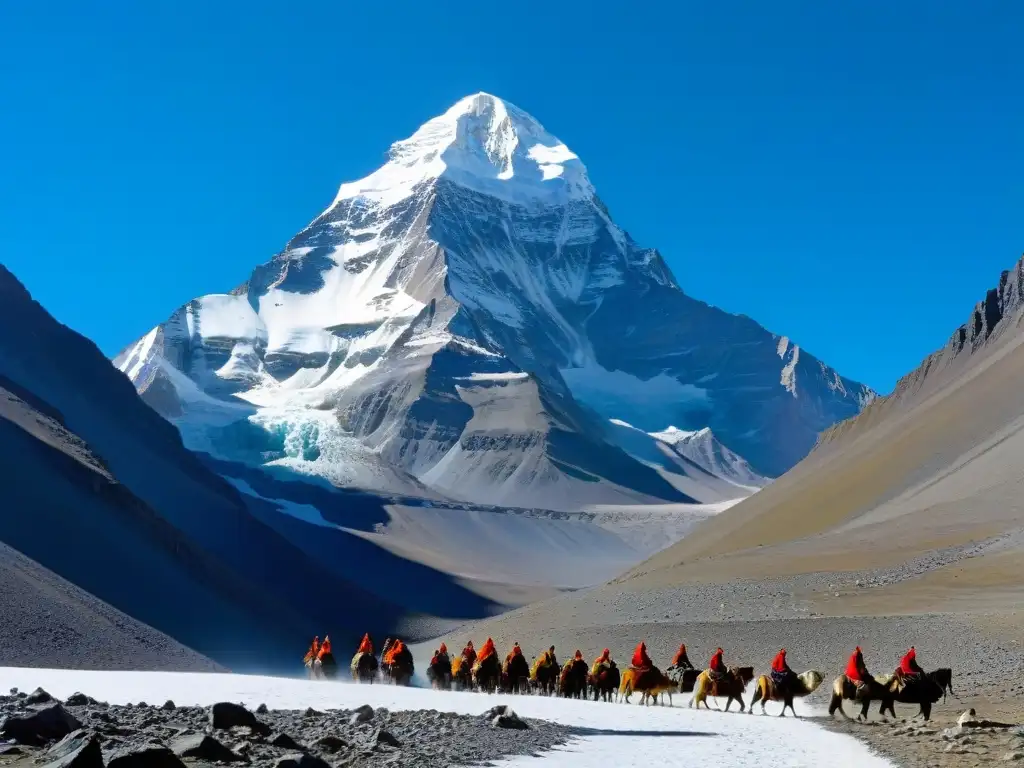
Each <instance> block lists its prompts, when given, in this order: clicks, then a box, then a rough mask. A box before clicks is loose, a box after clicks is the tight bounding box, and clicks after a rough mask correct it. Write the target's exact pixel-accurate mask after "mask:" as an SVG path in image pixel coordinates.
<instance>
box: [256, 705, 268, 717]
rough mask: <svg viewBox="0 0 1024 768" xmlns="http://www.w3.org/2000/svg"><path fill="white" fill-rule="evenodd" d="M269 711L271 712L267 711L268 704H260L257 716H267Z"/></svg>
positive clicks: (257, 708)
mask: <svg viewBox="0 0 1024 768" xmlns="http://www.w3.org/2000/svg"><path fill="white" fill-rule="evenodd" d="M269 711H270V710H269V709H267V705H266V704H260V705H259V706H258V707H256V714H257V715H265V714H267V712H269Z"/></svg>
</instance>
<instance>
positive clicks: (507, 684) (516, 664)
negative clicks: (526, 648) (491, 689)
mask: <svg viewBox="0 0 1024 768" xmlns="http://www.w3.org/2000/svg"><path fill="white" fill-rule="evenodd" d="M501 690H502V692H503V693H529V692H530V665H529V663H528V662H527V661H526V657H525V656H523V655H522V654H519V655H516V656H510V657H509V658H507V659H506V660H505V663H504V664H503V665H502V669H501Z"/></svg>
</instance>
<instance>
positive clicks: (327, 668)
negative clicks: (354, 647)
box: [316, 651, 338, 680]
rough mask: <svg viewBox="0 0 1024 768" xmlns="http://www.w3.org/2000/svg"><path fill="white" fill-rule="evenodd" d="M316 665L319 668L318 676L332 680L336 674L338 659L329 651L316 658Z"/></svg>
mask: <svg viewBox="0 0 1024 768" xmlns="http://www.w3.org/2000/svg"><path fill="white" fill-rule="evenodd" d="M316 667H318V668H319V670H320V677H323V678H326V679H327V680H334V679H335V678H336V677H337V676H338V661H337V659H335V658H334V654H333V653H331V652H330V651H328V652H327V653H325V654H324V655H323V656H321V657H320V658H319V659H317V660H316Z"/></svg>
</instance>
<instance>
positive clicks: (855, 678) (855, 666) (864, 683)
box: [844, 645, 875, 693]
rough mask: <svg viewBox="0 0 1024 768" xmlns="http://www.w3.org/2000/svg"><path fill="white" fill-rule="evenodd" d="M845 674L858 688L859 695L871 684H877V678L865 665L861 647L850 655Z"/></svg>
mask: <svg viewBox="0 0 1024 768" xmlns="http://www.w3.org/2000/svg"><path fill="white" fill-rule="evenodd" d="M844 674H845V675H846V679H847V680H849V681H850V682H851V683H853V684H854V686H856V688H857V691H858V693H862V692H863V691H864V690H865V689H866V688H867V687H868V686H869V685H870V684H871V683H873V682H875V678H874V677H872V675H871V673H870V672H868V668H867V665H866V664H865V663H864V654H863V653H862V652H861V650H860V646H859V645H858V646H857V647H856V648H855V649H854V651H853V653H852V654H850V660H849V661H847V662H846V671H845V672H844Z"/></svg>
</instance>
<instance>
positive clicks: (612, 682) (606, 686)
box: [587, 648, 622, 701]
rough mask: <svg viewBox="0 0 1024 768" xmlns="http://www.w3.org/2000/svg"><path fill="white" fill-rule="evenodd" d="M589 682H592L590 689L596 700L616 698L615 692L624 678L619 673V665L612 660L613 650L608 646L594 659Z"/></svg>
mask: <svg viewBox="0 0 1024 768" xmlns="http://www.w3.org/2000/svg"><path fill="white" fill-rule="evenodd" d="M587 682H588V683H589V684H590V689H591V691H592V692H593V694H594V701H597V700H598V699H599V698H601V699H604V700H605V701H613V700H614V697H615V692H616V691H617V690H618V688H619V684H620V683H621V682H622V678H621V676H620V675H619V669H618V667H617V666H616V665H615V662H614V661H612V654H611V651H609V650H608V649H607V648H605V649H604V651H602V652H601V655H600V656H598V657H597V658H596V659H594V663H593V665H591V667H590V676H589V678H588V679H587Z"/></svg>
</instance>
